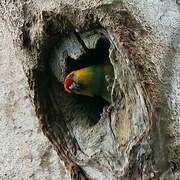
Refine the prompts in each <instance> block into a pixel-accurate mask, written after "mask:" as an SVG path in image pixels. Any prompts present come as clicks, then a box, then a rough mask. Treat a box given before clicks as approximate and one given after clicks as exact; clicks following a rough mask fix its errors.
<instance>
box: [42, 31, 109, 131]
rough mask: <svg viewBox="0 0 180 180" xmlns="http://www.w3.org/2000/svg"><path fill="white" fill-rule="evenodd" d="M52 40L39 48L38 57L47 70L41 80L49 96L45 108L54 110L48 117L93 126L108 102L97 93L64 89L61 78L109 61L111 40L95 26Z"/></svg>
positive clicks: (86, 126) (77, 124)
mask: <svg viewBox="0 0 180 180" xmlns="http://www.w3.org/2000/svg"><path fill="white" fill-rule="evenodd" d="M91 38H92V39H91ZM53 39H56V40H55V41H54V42H53V43H52V42H51V40H50V42H49V43H47V44H48V46H46V47H45V48H44V49H43V51H42V58H41V59H43V61H44V62H46V66H47V67H46V71H47V73H45V77H44V78H43V79H44V80H42V81H46V82H47V83H46V85H45V86H46V87H45V89H46V90H47V94H48V95H47V96H49V98H46V105H47V109H49V110H50V109H52V110H51V111H53V112H54V111H56V113H52V116H53V114H56V115H57V114H58V116H60V117H61V118H63V119H64V121H65V122H67V123H69V124H70V125H71V126H74V127H75V125H76V126H77V127H78V126H82V127H83V128H88V127H91V126H94V125H95V124H96V123H97V122H98V121H99V120H100V118H101V113H102V112H103V108H104V107H107V106H109V105H110V104H109V103H108V102H107V101H105V100H104V99H102V98H101V97H98V96H96V97H88V96H82V95H71V94H68V93H67V92H65V90H64V87H63V86H64V85H63V80H64V77H65V76H66V75H67V74H68V73H70V72H71V71H73V70H77V69H81V68H84V67H87V66H91V65H98V64H103V63H110V59H109V48H110V46H111V43H110V41H109V39H108V36H107V35H106V34H105V32H104V30H99V29H98V30H91V31H89V32H85V33H82V34H80V33H79V32H77V31H73V32H71V33H69V34H68V35H66V36H58V37H57V38H53ZM69 47H71V48H69ZM73 51H74V52H73ZM42 91H44V89H42ZM39 93H40V94H42V92H39Z"/></svg>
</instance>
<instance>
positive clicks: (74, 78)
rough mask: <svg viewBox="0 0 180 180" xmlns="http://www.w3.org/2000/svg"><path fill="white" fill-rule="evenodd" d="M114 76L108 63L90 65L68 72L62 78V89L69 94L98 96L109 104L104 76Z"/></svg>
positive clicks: (108, 94)
mask: <svg viewBox="0 0 180 180" xmlns="http://www.w3.org/2000/svg"><path fill="white" fill-rule="evenodd" d="M113 74H114V71H113V66H112V64H110V63H105V64H98V65H91V66H87V67H84V68H81V69H77V70H74V71H72V72H70V73H69V74H68V75H67V76H66V77H65V78H64V89H65V91H66V92H68V93H70V94H77V95H84V96H90V97H96V96H99V97H101V98H103V99H105V100H106V101H107V102H109V103H111V95H110V92H108V90H107V82H106V78H105V77H106V75H108V76H112V75H113Z"/></svg>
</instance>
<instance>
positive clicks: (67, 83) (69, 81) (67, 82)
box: [64, 72, 79, 94]
mask: <svg viewBox="0 0 180 180" xmlns="http://www.w3.org/2000/svg"><path fill="white" fill-rule="evenodd" d="M74 76H75V75H74V73H73V72H72V73H70V74H69V75H68V76H67V77H66V78H65V79H64V89H65V91H67V92H68V93H72V94H76V91H78V89H79V84H78V83H77V82H75V80H74Z"/></svg>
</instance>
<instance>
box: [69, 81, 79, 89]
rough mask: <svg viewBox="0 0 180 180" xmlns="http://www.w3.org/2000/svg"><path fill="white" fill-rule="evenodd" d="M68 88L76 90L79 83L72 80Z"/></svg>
mask: <svg viewBox="0 0 180 180" xmlns="http://www.w3.org/2000/svg"><path fill="white" fill-rule="evenodd" d="M69 89H70V90H72V91H76V90H78V89H80V86H79V84H77V83H75V82H73V83H72V84H71V85H70V86H69Z"/></svg>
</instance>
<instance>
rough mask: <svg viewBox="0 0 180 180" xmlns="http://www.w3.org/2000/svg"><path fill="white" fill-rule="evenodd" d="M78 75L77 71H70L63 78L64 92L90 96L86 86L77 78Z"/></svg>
mask: <svg viewBox="0 0 180 180" xmlns="http://www.w3.org/2000/svg"><path fill="white" fill-rule="evenodd" d="M78 77H79V75H78V72H77V71H73V72H71V73H70V74H69V75H67V76H66V77H65V79H64V89H65V91H66V92H68V93H70V94H78V95H86V96H92V95H91V93H90V91H89V90H88V89H87V88H86V86H84V85H83V83H81V80H79V78H78Z"/></svg>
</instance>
